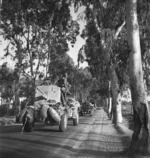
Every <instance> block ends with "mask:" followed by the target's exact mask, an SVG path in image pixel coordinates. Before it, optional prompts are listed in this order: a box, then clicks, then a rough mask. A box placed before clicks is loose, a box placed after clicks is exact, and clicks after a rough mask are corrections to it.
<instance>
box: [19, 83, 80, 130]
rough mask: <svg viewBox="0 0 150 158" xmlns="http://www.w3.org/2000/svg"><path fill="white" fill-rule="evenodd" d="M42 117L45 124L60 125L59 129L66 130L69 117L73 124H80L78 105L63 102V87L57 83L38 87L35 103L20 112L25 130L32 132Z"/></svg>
mask: <svg viewBox="0 0 150 158" xmlns="http://www.w3.org/2000/svg"><path fill="white" fill-rule="evenodd" d="M37 118H38V120H39V119H40V120H41V121H43V122H44V123H45V125H59V130H60V131H61V132H65V131H66V129H67V122H68V119H69V118H72V119H73V124H74V125H78V124H79V113H78V106H75V104H69V103H68V102H67V104H66V105H63V103H62V92H61V88H60V87H58V86H56V85H42V86H38V87H37V88H36V95H35V104H34V105H33V106H28V107H26V108H24V109H23V110H22V112H21V113H20V120H21V121H22V122H23V130H24V131H26V132H31V131H32V130H33V127H34V122H35V120H37Z"/></svg>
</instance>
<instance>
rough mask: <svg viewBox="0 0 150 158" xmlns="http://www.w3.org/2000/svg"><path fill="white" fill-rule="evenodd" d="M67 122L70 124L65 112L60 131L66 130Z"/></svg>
mask: <svg viewBox="0 0 150 158" xmlns="http://www.w3.org/2000/svg"><path fill="white" fill-rule="evenodd" d="M67 124H68V118H67V114H63V115H62V116H61V120H60V125H59V131H60V132H65V131H66V129H67Z"/></svg>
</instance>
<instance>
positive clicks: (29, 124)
mask: <svg viewBox="0 0 150 158" xmlns="http://www.w3.org/2000/svg"><path fill="white" fill-rule="evenodd" d="M23 126H24V131H25V132H32V131H33V126H34V123H33V122H30V121H28V120H27V122H24V123H23Z"/></svg>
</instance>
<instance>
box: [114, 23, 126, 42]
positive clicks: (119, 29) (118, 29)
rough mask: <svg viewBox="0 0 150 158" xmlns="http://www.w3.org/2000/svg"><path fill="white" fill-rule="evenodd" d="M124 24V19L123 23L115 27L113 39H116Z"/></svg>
mask: <svg viewBox="0 0 150 158" xmlns="http://www.w3.org/2000/svg"><path fill="white" fill-rule="evenodd" d="M125 24H126V21H125V20H124V21H123V23H122V24H121V25H120V26H119V27H118V28H117V30H116V32H115V35H114V40H117V38H118V35H119V33H120V32H121V30H122V28H123V27H124V25H125Z"/></svg>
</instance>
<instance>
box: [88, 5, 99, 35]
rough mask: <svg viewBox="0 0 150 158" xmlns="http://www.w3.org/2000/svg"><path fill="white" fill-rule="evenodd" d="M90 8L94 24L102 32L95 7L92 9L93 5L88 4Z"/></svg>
mask: <svg viewBox="0 0 150 158" xmlns="http://www.w3.org/2000/svg"><path fill="white" fill-rule="evenodd" d="M88 8H89V9H90V12H91V14H92V17H93V22H94V24H95V25H94V26H95V28H96V30H97V32H98V33H101V28H100V27H99V24H98V21H97V17H96V10H95V9H94V8H93V10H92V7H90V6H88Z"/></svg>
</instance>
